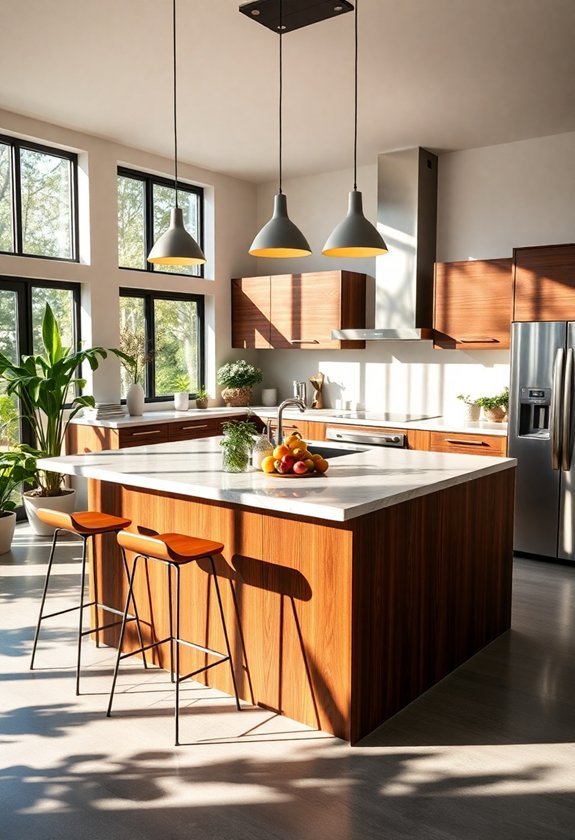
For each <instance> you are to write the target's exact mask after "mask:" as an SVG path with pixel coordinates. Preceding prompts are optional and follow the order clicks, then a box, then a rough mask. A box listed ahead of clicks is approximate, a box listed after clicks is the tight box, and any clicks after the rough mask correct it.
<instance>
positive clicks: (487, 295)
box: [433, 259, 513, 350]
mask: <svg viewBox="0 0 575 840" xmlns="http://www.w3.org/2000/svg"><path fill="white" fill-rule="evenodd" d="M512 310H513V272H512V260H511V259H499V260H465V261H463V262H450V263H436V264H435V285H434V311H433V346H434V348H436V349H445V350H446V349H451V350H458V349H461V350H483V349H485V350H489V349H493V350H502V349H507V348H509V340H510V330H511V319H512Z"/></svg>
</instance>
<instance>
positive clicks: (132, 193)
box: [118, 175, 147, 268]
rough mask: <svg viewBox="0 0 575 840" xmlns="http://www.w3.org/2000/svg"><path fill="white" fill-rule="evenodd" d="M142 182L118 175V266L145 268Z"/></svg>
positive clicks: (143, 190)
mask: <svg viewBox="0 0 575 840" xmlns="http://www.w3.org/2000/svg"><path fill="white" fill-rule="evenodd" d="M145 206H146V189H145V183H144V181H140V180H139V179H138V178H127V177H126V176H125V175H118V265H119V266H120V267H121V268H146V257H147V254H146V233H145V231H146V227H145Z"/></svg>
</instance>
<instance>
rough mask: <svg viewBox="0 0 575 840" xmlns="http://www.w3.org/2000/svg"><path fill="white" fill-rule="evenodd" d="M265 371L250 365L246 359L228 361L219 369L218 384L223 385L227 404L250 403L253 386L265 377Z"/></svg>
mask: <svg viewBox="0 0 575 840" xmlns="http://www.w3.org/2000/svg"><path fill="white" fill-rule="evenodd" d="M263 376H264V375H263V371H261V370H260V368H258V367H256V366H255V365H250V364H249V362H246V361H245V360H244V359H238V361H237V362H228V363H227V364H225V365H222V366H221V368H219V370H218V374H217V379H218V385H222V386H223V389H222V397H223V399H224V402H225V403H226V405H231V406H239V405H249V404H250V401H251V398H252V390H253V386H254V385H255V384H256V383H258V382H261V381H262V379H263Z"/></svg>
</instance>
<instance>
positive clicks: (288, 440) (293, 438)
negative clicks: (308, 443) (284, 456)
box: [284, 434, 301, 449]
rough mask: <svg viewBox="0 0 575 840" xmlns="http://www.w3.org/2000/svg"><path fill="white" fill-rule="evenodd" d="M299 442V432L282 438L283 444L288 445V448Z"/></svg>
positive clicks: (297, 444)
mask: <svg viewBox="0 0 575 840" xmlns="http://www.w3.org/2000/svg"><path fill="white" fill-rule="evenodd" d="M300 443H301V437H300V435H299V434H297V435H296V434H293V435H289V436H288V437H286V438H284V446H289V448H290V449H293V448H294V446H299V445H300Z"/></svg>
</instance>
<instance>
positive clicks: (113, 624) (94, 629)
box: [80, 610, 136, 636]
mask: <svg viewBox="0 0 575 840" xmlns="http://www.w3.org/2000/svg"><path fill="white" fill-rule="evenodd" d="M114 612H116V610H114ZM135 620H136V616H135V615H129V616H128V617H127V618H126V624H127V623H128V622H129V621H135ZM121 623H122V621H121V620H120V621H110V622H109V624H99V625H98V626H97V627H90V629H89V630H82V632H81V634H80V635H81V636H91V635H92V633H100V632H101V631H102V630H108V629H109V628H110V627H118V625H119V624H121Z"/></svg>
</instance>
